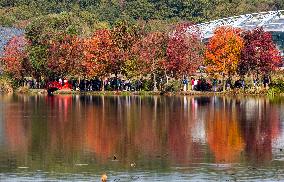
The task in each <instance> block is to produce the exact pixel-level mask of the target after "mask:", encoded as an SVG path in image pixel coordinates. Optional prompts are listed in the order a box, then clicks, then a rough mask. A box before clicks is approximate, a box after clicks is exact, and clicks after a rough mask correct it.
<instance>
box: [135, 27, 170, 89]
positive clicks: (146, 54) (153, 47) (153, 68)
mask: <svg viewBox="0 0 284 182" xmlns="http://www.w3.org/2000/svg"><path fill="white" fill-rule="evenodd" d="M167 42H168V35H167V34H166V33H162V32H152V33H149V34H147V35H146V36H145V37H144V38H142V39H141V40H140V42H138V43H137V44H136V45H135V46H134V52H136V55H137V56H138V59H139V61H140V62H142V65H144V66H143V67H141V70H143V72H144V73H148V74H149V73H150V74H153V77H154V91H157V81H156V74H157V70H158V68H160V66H161V65H162V64H163V62H165V59H166V47H167Z"/></svg>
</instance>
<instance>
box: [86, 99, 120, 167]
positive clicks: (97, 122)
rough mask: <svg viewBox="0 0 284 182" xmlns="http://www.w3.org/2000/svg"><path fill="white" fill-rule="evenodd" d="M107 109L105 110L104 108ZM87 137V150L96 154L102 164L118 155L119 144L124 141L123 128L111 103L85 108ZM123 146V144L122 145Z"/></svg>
mask: <svg viewBox="0 0 284 182" xmlns="http://www.w3.org/2000/svg"><path fill="white" fill-rule="evenodd" d="M104 107H105V108H104ZM85 112H86V113H85V115H86V116H87V117H86V125H85V132H86V134H85V137H86V145H87V149H88V150H89V151H91V152H94V153H95V154H96V157H98V159H100V160H101V162H106V160H107V159H108V158H109V157H111V156H112V155H114V154H117V153H118V151H117V150H118V148H117V146H119V145H118V144H119V143H118V142H119V141H120V140H121V139H122V136H121V135H120V133H121V132H122V129H123V128H122V126H121V123H120V122H119V118H116V117H115V116H118V113H117V109H116V108H114V107H112V106H111V104H110V103H106V105H99V106H98V107H95V106H90V105H89V106H88V107H87V108H85ZM120 144H121V143H120Z"/></svg>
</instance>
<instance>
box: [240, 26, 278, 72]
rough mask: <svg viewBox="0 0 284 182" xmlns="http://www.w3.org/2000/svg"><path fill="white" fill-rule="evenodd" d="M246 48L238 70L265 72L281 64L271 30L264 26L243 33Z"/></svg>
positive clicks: (243, 50)
mask: <svg viewBox="0 0 284 182" xmlns="http://www.w3.org/2000/svg"><path fill="white" fill-rule="evenodd" d="M243 39H244V48H243V49H242V52H241V59H240V61H239V64H238V72H239V73H240V74H241V75H245V74H265V73H268V72H270V71H272V70H275V68H277V67H278V66H279V65H280V64H281V56H280V52H279V50H278V49H277V48H276V45H275V44H274V43H273V41H272V36H271V34H270V33H269V32H265V31H264V30H263V29H262V28H257V29H254V30H252V31H246V32H244V33H243Z"/></svg>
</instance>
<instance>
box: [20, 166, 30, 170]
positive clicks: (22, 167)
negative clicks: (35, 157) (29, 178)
mask: <svg viewBox="0 0 284 182" xmlns="http://www.w3.org/2000/svg"><path fill="white" fill-rule="evenodd" d="M28 168H29V167H27V166H19V167H18V169H28Z"/></svg>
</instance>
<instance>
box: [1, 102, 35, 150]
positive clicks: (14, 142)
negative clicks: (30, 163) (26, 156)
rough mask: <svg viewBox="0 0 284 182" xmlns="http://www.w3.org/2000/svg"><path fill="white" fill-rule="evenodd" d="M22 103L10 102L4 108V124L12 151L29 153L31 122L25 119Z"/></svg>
mask: <svg viewBox="0 0 284 182" xmlns="http://www.w3.org/2000/svg"><path fill="white" fill-rule="evenodd" d="M23 113H24V112H23V111H22V107H21V105H20V104H8V105H7V106H6V108H5V110H4V115H5V117H4V125H5V134H6V138H7V143H8V147H9V149H10V150H12V151H17V152H21V153H22V154H23V153H27V151H28V146H29V145H28V142H29V138H30V136H29V135H30V132H29V131H30V125H29V122H26V121H24V117H23Z"/></svg>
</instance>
